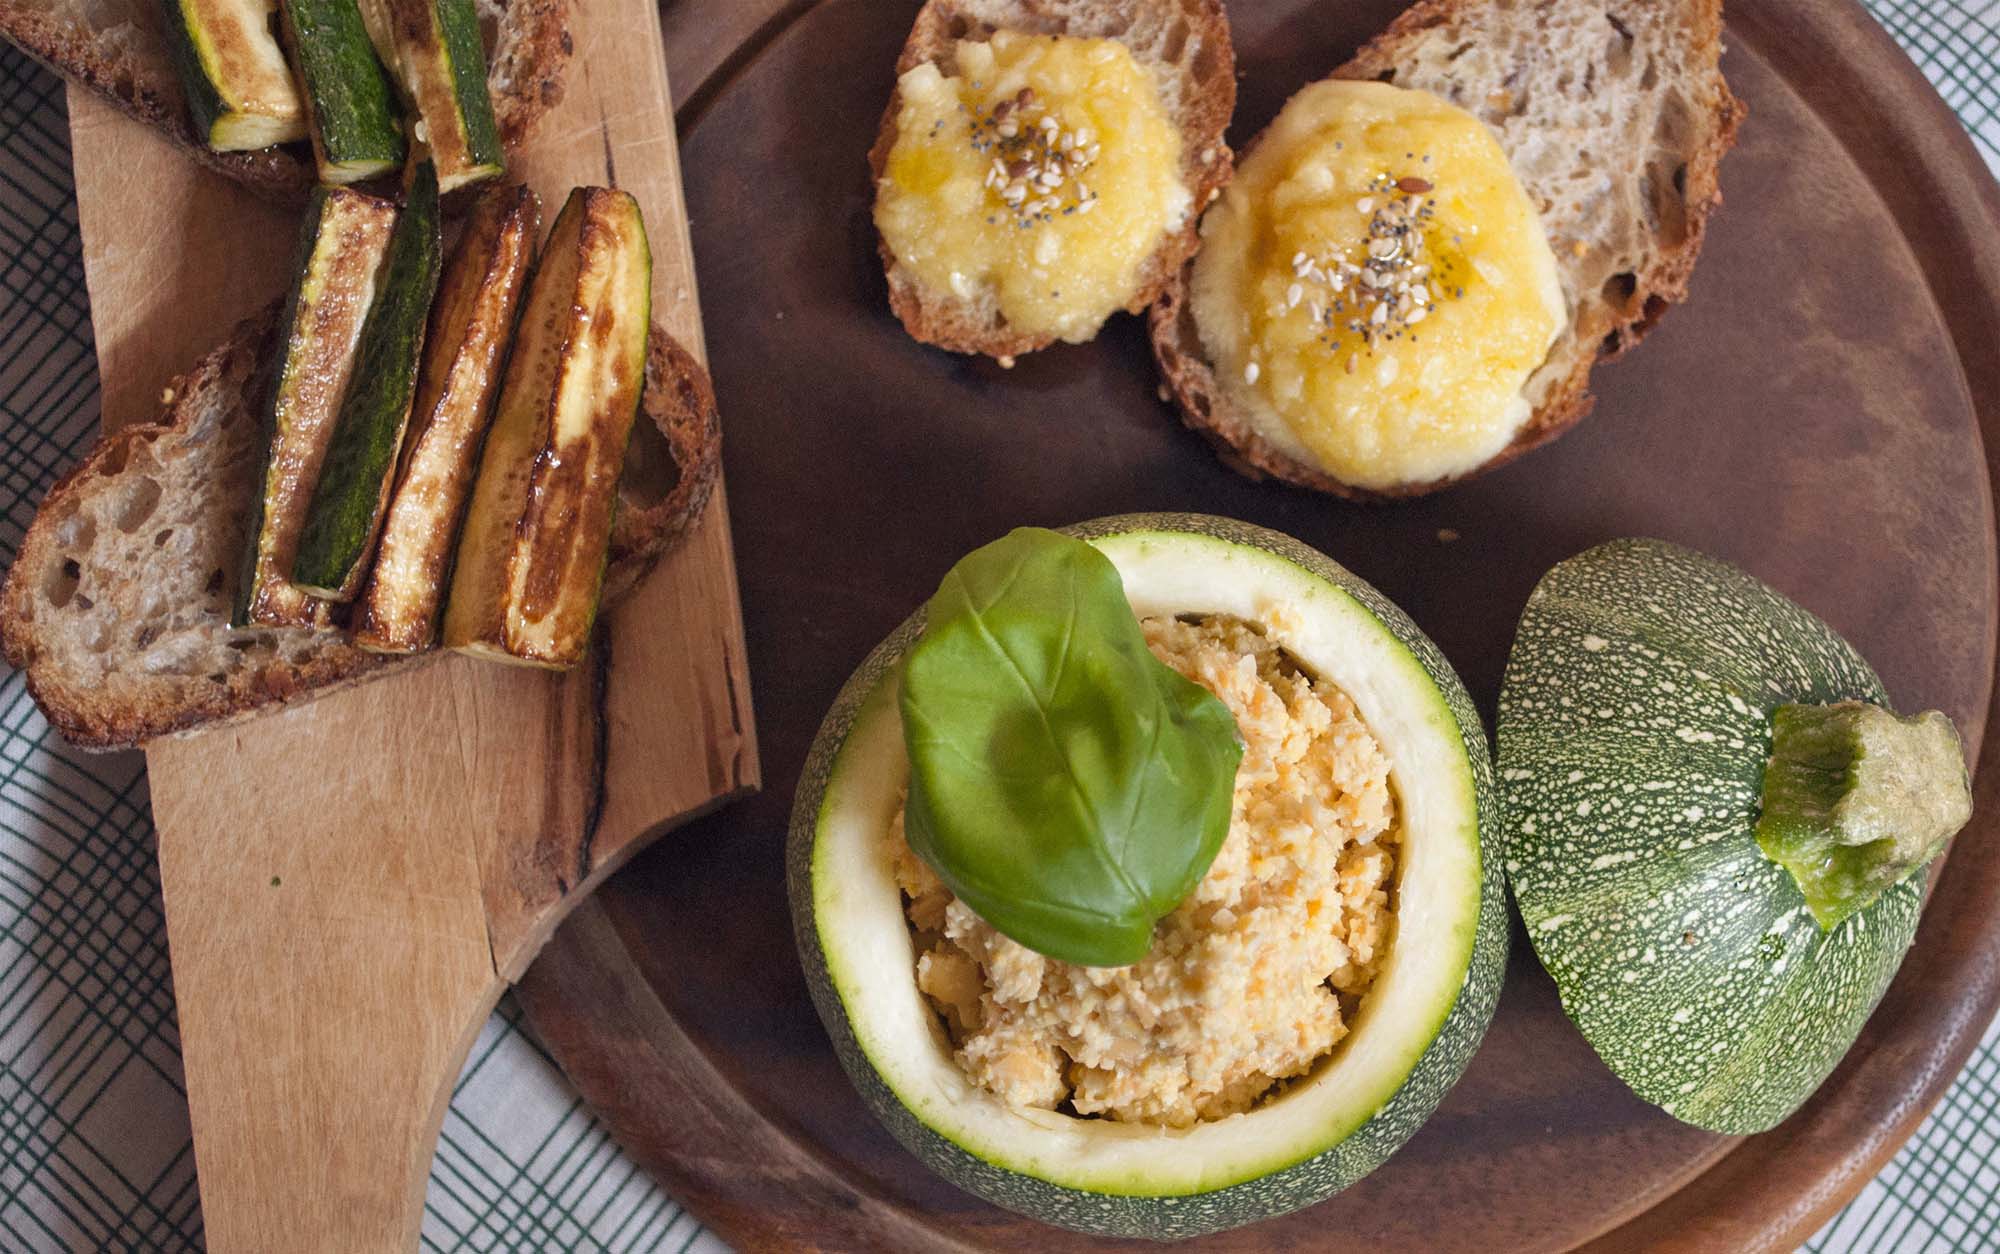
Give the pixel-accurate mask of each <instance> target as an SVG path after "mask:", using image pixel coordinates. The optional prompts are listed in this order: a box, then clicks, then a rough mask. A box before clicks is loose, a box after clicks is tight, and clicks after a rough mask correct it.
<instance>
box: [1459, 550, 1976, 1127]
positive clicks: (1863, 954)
mask: <svg viewBox="0 0 2000 1254" xmlns="http://www.w3.org/2000/svg"><path fill="white" fill-rule="evenodd" d="M1886 705H1887V696H1886V694H1885V693H1884V691H1883V688H1882V682H1881V681H1880V680H1879V679H1877V678H1876V676H1875V672H1874V671H1873V670H1871V669H1870V668H1869V666H1868V663H1867V662H1865V661H1864V660H1862V658H1861V656H1860V654H1858V653H1856V652H1855V651H1854V649H1853V648H1852V647H1851V646H1849V645H1848V644H1847V642H1846V641H1844V640H1842V639H1841V638H1840V637H1839V635H1837V634H1836V633H1835V632H1834V631H1833V629H1832V628H1830V627H1828V626H1827V625H1826V624H1825V623H1823V622H1821V621H1820V620H1819V619H1817V618H1815V617H1814V616H1813V615H1812V614H1810V613H1808V612H1807V611H1805V610H1803V609H1801V608H1800V607H1799V606H1797V605H1795V604H1793V603H1792V602H1791V601H1789V600H1787V599H1786V598H1785V597H1783V596H1782V595H1780V594H1779V593H1777V592H1775V591H1773V590H1772V589H1771V588H1769V587H1767V586H1765V585H1764V584H1763V583H1761V582H1759V581H1758V580H1757V579H1755V578H1753V577H1752V576H1750V575H1747V574H1745V573H1743V572H1742V571H1739V570H1737V569H1735V568H1734V567H1731V566H1729V565H1727V564H1725V563H1722V562H1719V561H1716V560H1714V559H1711V558H1708V557H1704V556H1702V555H1701V554H1699V553H1695V552H1692V551H1690V550H1687V549H1683V548H1679V547H1676V546H1674V545H1671V544H1666V543H1663V542H1660V541H1654V540H1618V541H1613V542H1611V543H1609V544H1605V545H1602V546H1599V547H1598V548H1594V549H1591V550H1589V551H1588V552H1585V553H1583V554H1581V555H1579V556H1577V557H1574V558H1571V559H1570V560H1568V561H1566V562H1563V563H1562V564H1560V565H1558V566H1557V567H1555V569H1553V570H1551V571H1550V572H1549V573H1548V575H1546V576H1545V577H1544V578H1543V580H1542V582H1541V584H1540V585H1539V586H1538V587H1537V588H1536V589H1535V591H1534V594H1533V595H1532V596H1531V597H1530V598H1529V601H1528V605H1527V608H1526V610H1525V611H1524V612H1523V614H1522V617H1521V625H1520V630H1519V633H1518V634H1517V636H1516V637H1515V641H1514V647H1513V652H1512V654H1511V656H1510V657H1509V660H1508V665H1507V674H1506V680H1505V682H1504V684H1503V685H1502V688H1501V694H1500V711H1499V737H1498V739H1499V765H1500V778H1501V787H1502V789H1503V791H1504V793H1505V796H1506V802H1507V842H1508V843H1507V850H1508V853H1507V872H1508V879H1509V881H1510V883H1511V884H1512V886H1513V890H1514V896H1515V900H1516V902H1517V903H1518V904H1519V907H1520V910H1521V915H1522V918H1523V920H1524V922H1525V923H1526V925H1527V931H1528V935H1529V937H1530V939H1531V941H1532V943H1533V944H1534V947H1535V951H1536V953H1537V955H1538V956H1539V957H1540V958H1541V961H1542V965H1543V966H1544V967H1546V968H1547V969H1548V971H1549V974H1550V975H1551V976H1553V977H1554V978H1555V982H1556V986H1557V988H1558V989H1559V990H1560V992H1561V995H1562V1002H1563V1008H1564V1010H1565V1011H1567V1012H1568V1014H1569V1016H1570V1018H1571V1019H1572V1020H1574V1021H1575V1023H1576V1025H1577V1027H1578V1028H1579V1029H1580V1030H1581V1031H1582V1032H1583V1034H1584V1036H1585V1037H1586V1038H1587V1039H1588V1040H1589V1042H1590V1044H1591V1045H1592V1047H1594V1048H1595V1049H1596V1050H1597V1052H1598V1054H1599V1055H1600V1056H1601V1057H1602V1058H1603V1059H1604V1061H1605V1062H1606V1063H1607V1064H1608V1065H1609V1066H1610V1067H1611V1069H1612V1070H1613V1071H1614V1072H1616V1073H1617V1075H1618V1076H1619V1078H1621V1079H1622V1080H1624V1081H1625V1083H1627V1084H1628V1085H1630V1086H1631V1087H1632V1089H1633V1090H1634V1091H1635V1092H1636V1093H1638V1095H1639V1096H1641V1097H1643V1098H1645V1099H1646V1100H1647V1101H1649V1102H1652V1103H1654V1104H1655V1105H1658V1106H1660V1107H1661V1108H1662V1109H1664V1110H1666V1111H1667V1112H1668V1113H1669V1114H1671V1115H1674V1116H1675V1117H1676V1118H1679V1119H1681V1120H1684V1121H1686V1122H1688V1123H1691V1124H1695V1125H1697V1126H1699V1127H1703V1128H1708V1129H1711V1130H1713V1131H1717V1132H1726V1133H1750V1132H1757V1131H1761V1130H1763V1129H1766V1128H1769V1127H1771V1126H1772V1125H1774V1124H1776V1123H1777V1122H1779V1121H1780V1120H1782V1119H1783V1118H1784V1117H1785V1116H1786V1115H1788V1114H1789V1113H1791V1112H1792V1111H1793V1110H1794V1109H1796V1108H1797V1107H1798V1106H1799V1104H1800V1103H1801V1102H1803V1101H1804V1100H1805V1099H1806V1098H1807V1097H1808V1096H1810V1095H1811V1094H1812V1092H1813V1090H1815V1089H1816V1088H1818V1086H1819V1084H1820V1082H1821V1081H1822V1080H1824V1079H1825V1078H1826V1076H1827V1074H1828V1073H1829V1072H1830V1071H1832V1069H1833V1067H1834V1065H1835V1064H1836V1063H1837V1062H1839V1060H1840V1058H1841V1056H1842V1055H1843V1054H1844V1053H1845V1052H1846V1051H1847V1048H1848V1046H1849V1045H1850V1044H1852V1043H1853V1041H1854V1038H1855V1036H1856V1035H1857V1034H1858V1033H1859V1031H1860V1029H1861V1024H1862V1022H1863V1021H1864V1020H1866V1019H1867V1017H1868V1014H1869V1012H1870V1011H1871V1010H1872V1009H1874V1006H1875V1003H1876V1002H1877V1001H1879V1000H1880V999H1881V996H1882V993H1883V991H1884V990H1885V989H1886V988H1887V987H1888V984H1889V980H1890V978H1891V977H1892V976H1893V975H1894V974H1895V972H1896V968H1897V966H1898V965H1899V964H1900V963H1901V962H1902V959H1903V954H1904V952H1905V951H1906V950H1907V949H1908V948H1909V946H1910V941H1911V938H1912V937H1913V936H1914V934H1915V932H1916V926H1917V914H1918V910H1919V908H1920V906H1921V904H1922V900H1923V891H1924V881H1923V878H1922V876H1920V875H1916V874H1911V873H1910V872H1911V871H1912V870H1914V868H1915V867H1916V866H1918V865H1920V864H1921V863H1922V862H1923V861H1924V860H1925V859H1927V858H1928V857H1929V856H1930V854H1931V853H1932V852H1934V851H1935V850H1936V848H1937V847H1938V846H1939V845H1940V844H1941V843H1942V841H1943V839H1944V838H1945V837H1946V836H1948V835H1949V834H1950V831H1954V830H1956V828H1957V826H1958V825H1959V824H1962V823H1963V822H1964V817H1963V816H1962V815H1960V816H1959V817H1958V818H1957V819H1956V821H1955V822H1953V821H1950V819H1949V817H1948V816H1947V817H1945V818H1944V819H1941V820H1939V823H1940V824H1941V826H1940V825H1939V824H1932V825H1931V826H1930V827H1924V825H1923V824H1922V823H1921V822H1918V823H1916V824H1914V825H1913V824H1911V823H1908V822H1905V823H1904V824H1903V827H1904V828H1905V829H1909V828H1912V827H1913V826H1914V827H1918V828H1922V831H1921V832H1920V833H1919V834H1918V835H1917V837H1916V838H1915V839H1914V842H1913V845H1914V850H1915V851H1914V852H1912V850H1910V849H1896V850H1886V851H1885V848H1884V847H1883V846H1886V844H1888V843H1892V842H1886V841H1885V842H1883V846H1873V845H1871V846H1867V847H1861V846H1859V844H1858V838H1854V837H1850V836H1848V835H1846V834H1844V833H1839V832H1833V831H1832V830H1831V828H1830V827H1829V824H1830V823H1831V822H1832V819H1831V818H1829V815H1834V816H1835V817H1839V816H1840V815H1841V814H1844V813H1845V812H1840V811H1839V810H1838V807H1836V806H1834V805H1833V804H1832V803H1833V802H1834V801H1837V800H1838V799H1839V797H1840V796H1841V795H1843V791H1844V790H1850V789H1851V785H1852V780H1853V777H1854V772H1855V770H1857V769H1860V768H1859V764H1860V761H1861V759H1862V757H1864V756H1865V755H1864V752H1863V750H1861V749H1855V750H1854V751H1853V754H1852V755H1851V756H1852V758H1853V759H1854V760H1853V761H1851V762H1850V761H1849V760H1847V759H1845V758H1843V759H1841V760H1840V761H1838V762H1835V763H1833V764H1832V765H1828V764H1827V763H1814V764H1813V765H1812V767H1811V769H1810V770H1809V771H1807V772H1806V774H1807V775H1808V776H1809V777H1810V778H1809V781H1808V782H1809V783H1810V785H1811V787H1812V788H1813V789H1819V788H1821V787H1822V785H1824V787H1825V788H1827V789H1829V790H1830V791H1829V792H1828V794H1827V795H1826V796H1825V797H1820V798H1816V799H1814V800H1813V804H1812V805H1810V806H1808V807H1806V809H1808V810H1810V814H1807V815H1803V817H1802V813H1803V812H1801V811H1799V810H1798V807H1797V806H1795V805H1794V802H1795V801H1796V800H1797V798H1793V797H1791V796H1790V795H1789V794H1787V796H1786V797H1785V798H1783V799H1780V800H1776V801H1774V797H1777V796H1778V793H1779V791H1781V788H1782V784H1781V777H1783V778H1789V777H1786V776H1784V773H1783V772H1781V771H1779V770H1777V769H1776V768H1775V767H1774V768H1773V769H1772V770H1771V771H1770V772H1769V775H1770V776H1771V778H1770V779H1768V780H1767V764H1771V763H1772V762H1773V749H1774V741H1773V726H1774V716H1775V717H1776V718H1777V720H1778V722H1779V723H1780V724H1782V723H1783V722H1784V721H1785V719H1787V718H1789V717H1791V716H1792V714H1793V713H1794V712H1796V711H1801V710H1802V711H1804V712H1805V713H1806V715H1807V716H1810V717H1820V716H1828V717H1833V718H1837V719H1844V718H1846V717H1847V716H1848V715H1850V714H1854V713H1872V714H1873V715H1876V716H1879V717H1880V719H1881V721H1882V722H1883V723H1884V724H1885V725H1889V724H1893V725H1894V726H1892V727H1890V729H1889V734H1890V735H1891V736H1899V735H1903V734H1905V733H1914V734H1916V735H1919V736H1922V737H1925V738H1926V739H1925V742H1924V745H1923V746H1922V748H1923V749H1924V751H1926V752H1929V753H1930V754H1931V755H1932V756H1931V757H1930V758H1928V759H1919V758H1908V759H1902V760H1899V761H1898V762H1896V763H1895V764H1894V765H1895V766H1896V767H1897V769H1898V770H1899V771H1901V773H1902V774H1903V775H1904V776H1905V777H1906V778H1918V779H1922V780H1924V781H1925V782H1924V787H1923V789H1922V791H1923V792H1924V794H1925V796H1927V797H1930V798H1942V799H1943V803H1944V807H1945V809H1947V810H1951V809H1953V808H1954V807H1955V806H1956V800H1955V798H1956V796H1957V795H1958V793H1960V792H1962V791H1963V787H1964V780H1963V772H1964V763H1963V759H1962V758H1961V757H1959V756H1958V744H1957V739H1956V735H1955V733H1953V732H1951V731H1950V728H1949V723H1948V722H1947V721H1946V720H1944V718H1943V716H1942V715H1936V714H1932V715H1926V716H1923V718H1921V719H1912V720H1898V719H1895V718H1894V717H1893V716H1890V715H1887V714H1886V713H1885V711H1884V710H1883V709H1882V708H1881V707H1886ZM1869 726H1871V727H1872V726H1873V724H1872V723H1871V724H1869ZM1808 731H1810V729H1808ZM1869 752H1874V751H1873V750H1872V749H1871V750H1869ZM1778 756H1779V760H1783V758H1784V756H1785V755H1783V754H1780V755H1778ZM1881 761H1883V758H1882V756H1881V755H1880V754H1879V753H1878V754H1877V756H1875V757H1874V758H1871V759H1869V763H1870V764H1879V763H1880V762H1881ZM1920 761H1928V762H1929V763H1930V764H1931V766H1933V767H1935V776H1934V778H1933V777H1930V776H1923V775H1921V774H1912V772H1913V771H1915V769H1916V765H1917V764H1918V763H1919V762H1920ZM1954 776H1955V777H1956V779H1955V781H1954V779H1953V777H1954ZM1954 782H1956V784H1957V790H1956V791H1955V790H1954V789H1953V787H1952V784H1953V783H1954ZM1822 802H1824V803H1825V804H1821V803H1822ZM1853 804H1854V803H1850V804H1849V809H1852V807H1853ZM1966 805H1967V806H1968V807H1969V800H1968V801H1967V802H1966ZM1967 812H1968V813H1969V809H1968V811H1967ZM1900 816H1901V818H1903V819H1908V817H1909V810H1908V807H1907V806H1905V808H1904V810H1903V811H1901V812H1900ZM1922 817H1923V816H1919V818H1922ZM1808 818H1809V819H1810V820H1811V822H1810V823H1807V822H1806V821H1805V820H1806V819H1808ZM1760 820H1761V821H1762V823H1761V827H1760ZM1788 822H1789V823H1790V824H1791V826H1792V827H1793V828H1798V827H1799V826H1800V825H1801V824H1804V825H1805V826H1806V827H1809V828H1810V829H1811V830H1810V832H1808V835H1809V836H1810V837H1811V838H1812V840H1814V841H1817V842H1818V843H1817V844H1812V843H1810V842H1808V848H1809V852H1808V853H1806V854H1801V855H1799V856H1798V857H1785V856H1781V854H1782V852H1783V850H1782V846H1783V844H1784V842H1785V840H1786V834H1785V832H1784V831H1783V830H1777V831H1775V832H1774V830H1773V829H1774V828H1777V829H1784V828H1785V827H1786V825H1787V823H1788ZM1892 826H1893V824H1892ZM1946 829H1948V830H1946ZM1940 833H1941V834H1940ZM1908 834H1909V833H1908V831H1904V833H1903V835H1905V836H1907V835H1908ZM1843 846H1845V847H1843ZM1767 850H1772V852H1767ZM1849 857H1859V858H1863V859H1865V860H1867V861H1868V862H1869V868H1868V869H1869V872H1870V873H1871V874H1875V875H1877V876H1879V880H1880V882H1879V883H1877V884H1875V885H1873V886H1872V888H1870V889H1869V890H1868V891H1861V890H1859V889H1857V888H1856V886H1855V885H1854V884H1852V883H1848V882H1846V881H1844V880H1843V881H1839V882H1837V883H1834V884H1833V885H1832V886H1831V887H1829V886H1828V885H1827V884H1826V883H1824V882H1822V881H1821V880H1815V879H1814V878H1813V877H1814V875H1815V873H1816V872H1817V873H1823V872H1825V871H1826V870H1827V868H1834V869H1839V868H1840V866H1841V865H1842V860H1843V859H1846V858H1849ZM1787 862H1789V863H1790V864H1791V866H1792V867H1793V868H1796V870H1795V869H1788V866H1787V865H1785V864H1786V863H1787ZM1806 863H1810V864H1811V865H1804V864H1806ZM1802 885H1804V886H1805V891H1802ZM1884 885H1886V888H1884ZM1874 892H1879V893H1880V895H1879V896H1873V895H1872V894H1873V893H1874ZM1871 903H1872V904H1871Z"/></svg>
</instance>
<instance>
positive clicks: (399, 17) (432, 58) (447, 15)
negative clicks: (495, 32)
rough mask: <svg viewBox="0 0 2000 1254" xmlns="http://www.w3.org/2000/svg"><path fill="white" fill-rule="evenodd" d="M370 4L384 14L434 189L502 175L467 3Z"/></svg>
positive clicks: (413, 0)
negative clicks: (433, 169)
mask: <svg viewBox="0 0 2000 1254" xmlns="http://www.w3.org/2000/svg"><path fill="white" fill-rule="evenodd" d="M375 2H378V3H386V4H387V5H388V7H389V11H390V13H391V15H392V19H393V21H394V25H395V40H396V62H395V64H396V67H397V73H398V74H399V75H400V76H401V78H400V82H401V85H402V88H403V94H404V97H405V98H406V99H407V100H408V101H409V102H410V104H411V112H412V114H413V115H415V116H418V117H420V118H421V119H422V125H421V129H419V130H418V131H417V134H418V136H419V137H420V138H421V140H422V142H423V143H424V144H425V145H426V146H428V148H429V150H430V155H431V159H432V160H433V161H435V162H437V169H438V187H439V188H440V189H441V190H443V191H446V192H450V191H453V190H454V189H456V188H459V187H463V186H464V185H466V184H467V183H476V182H478V181H480V180H481V179H490V178H496V177H498V176H499V175H500V174H502V173H504V172H505V171H506V168H507V156H506V153H505V151H504V150H503V149H502V148H501V146H500V127H499V125H498V124H497V123H496V122H495V121H494V120H493V97H492V96H491V94H489V92H488V90H487V86H486V50H485V47H484V46H483V45H482V44H481V43H480V41H479V14H478V12H477V11H476V10H475V9H474V8H473V5H472V0H375Z"/></svg>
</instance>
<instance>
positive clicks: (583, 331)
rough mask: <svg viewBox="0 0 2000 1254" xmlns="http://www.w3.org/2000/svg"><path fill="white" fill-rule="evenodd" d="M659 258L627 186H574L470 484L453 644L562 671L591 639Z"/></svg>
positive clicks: (451, 604) (455, 585)
mask: <svg viewBox="0 0 2000 1254" xmlns="http://www.w3.org/2000/svg"><path fill="white" fill-rule="evenodd" d="M652 268H653V263H652V255H651V253H650V252H649V250H648V248H647V244H646V228H645V223H644V222H643V221H642V220H641V218H640V214H639V206H638V203H637V202H636V201H634V200H633V199H632V197H631V196H630V195H628V194H627V193H625V192H620V191H613V190H610V189H607V188H601V187H583V188H578V189H576V190H575V191H573V192H571V193H570V198H569V202H568V203H567V204H566V205H564V206H563V211H562V214H561V215H560V216H559V217H558V218H557V219H556V224H555V226H554V228H553V229H552V230H551V231H550V232H549V239H548V242H547V244H545V245H544V246H543V248H542V255H541V260H540V261H539V263H538V268H537V271H536V274H535V278H534V281H533V283H532V284H531V286H530V288H529V291H528V297H527V304H526V307H525V309H524V310H523V312H522V317H521V327H520V330H519V331H518V333H517V334H516V337H515V341H514V349H513V354H512V357H511V358H510V359H509V361H508V365H507V379H506V382H505V383H504V384H503V385H502V387H501V391H500V405H499V410H498V412H497V413H496V415H495V417H494V420H493V430H492V432H491V433H490V434H489V435H488V437H487V441H486V449H485V452H484V453H483V454H482V456H481V458H480V465H479V477H478V479H477V480H476V481H475V483H474V484H473V490H472V505H471V508H470V511H469V512H468V514H467V517H466V525H465V530H464V532H463V534H462V535H461V536H460V537H459V545H458V564H457V569H456V571H455V572H454V574H453V576H452V586H451V597H450V600H449V601H448V603H447V604H446V606H445V624H444V642H445V644H446V645H447V646H448V647H450V648H454V649H460V650H463V651H465V652H467V653H472V654H475V655H478V656H482V657H490V658H495V659H498V660H504V661H517V662H525V663H529V664H533V665H539V666H548V667H558V668H559V667H565V666H570V665H573V664H574V663H575V662H577V661H578V660H579V659H580V658H581V657H582V656H583V653H584V650H585V649H586V648H587V647H588V645H589V643H590V631H591V626H592V624H593V623H594V622H595V620H596V617H597V605H598V600H599V596H600V594H601V592H602V590H603V583H604V565H605V556H606V553H607V551H608V549H609V547H610V539H611V516H612V510H613V508H614V507H615V504H616V501H617V494H618V476H619V471H620V469H621V467H622V465H623V462H624V458H625V445H626V442H627V440H628V439H629V438H630V436H631V433H632V423H633V420H634V419H635V418H636V416H637V415H638V412H639V402H640V398H641V394H642V393H643V391H644V389H645V375H646V341H647V336H648V334H649V331H650V328H651V322H652Z"/></svg>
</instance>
